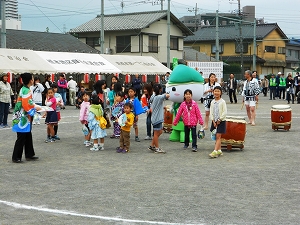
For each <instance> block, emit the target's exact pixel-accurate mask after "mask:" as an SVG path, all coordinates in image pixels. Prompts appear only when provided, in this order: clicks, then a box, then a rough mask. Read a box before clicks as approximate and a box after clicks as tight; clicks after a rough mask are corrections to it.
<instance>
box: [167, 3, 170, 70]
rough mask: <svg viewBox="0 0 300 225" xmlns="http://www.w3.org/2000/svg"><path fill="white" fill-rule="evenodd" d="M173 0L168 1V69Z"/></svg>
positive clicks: (168, 63) (168, 65)
mask: <svg viewBox="0 0 300 225" xmlns="http://www.w3.org/2000/svg"><path fill="white" fill-rule="evenodd" d="M170 2H171V0H168V11H167V27H168V28H167V67H168V68H170V57H171V56H170V55H171V54H170V42H171V40H170V35H171V32H170V25H171V12H170V8H171V3H170Z"/></svg>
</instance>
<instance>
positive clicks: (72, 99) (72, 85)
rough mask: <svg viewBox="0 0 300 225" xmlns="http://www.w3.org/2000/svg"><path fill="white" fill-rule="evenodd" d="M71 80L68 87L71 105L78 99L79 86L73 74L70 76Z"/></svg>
mask: <svg viewBox="0 0 300 225" xmlns="http://www.w3.org/2000/svg"><path fill="white" fill-rule="evenodd" d="M69 79H70V80H69V82H68V85H67V86H68V89H69V103H70V105H72V106H74V105H75V100H76V88H77V82H76V81H75V80H73V77H72V76H69Z"/></svg>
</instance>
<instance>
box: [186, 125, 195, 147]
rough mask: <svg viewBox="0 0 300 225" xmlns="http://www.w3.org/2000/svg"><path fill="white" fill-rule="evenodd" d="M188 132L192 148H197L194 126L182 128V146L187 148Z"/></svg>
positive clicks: (188, 141)
mask: <svg viewBox="0 0 300 225" xmlns="http://www.w3.org/2000/svg"><path fill="white" fill-rule="evenodd" d="M190 130H191V131H192V147H195V148H197V134H196V126H194V127H188V126H184V145H185V146H189V143H190Z"/></svg>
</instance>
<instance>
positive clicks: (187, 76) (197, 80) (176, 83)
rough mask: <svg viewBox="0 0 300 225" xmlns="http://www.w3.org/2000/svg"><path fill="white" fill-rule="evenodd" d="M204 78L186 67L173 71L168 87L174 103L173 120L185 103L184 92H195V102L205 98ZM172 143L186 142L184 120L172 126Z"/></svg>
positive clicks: (179, 67)
mask: <svg viewBox="0 0 300 225" xmlns="http://www.w3.org/2000/svg"><path fill="white" fill-rule="evenodd" d="M203 86H204V78H203V77H202V76H201V74H200V73H199V72H198V71H196V70H195V69H193V68H190V67H188V66H185V65H178V66H176V67H175V69H174V70H173V72H172V74H171V76H170V79H169V82H168V83H167V86H166V92H167V93H169V94H170V98H169V99H170V100H171V101H173V118H175V116H176V114H177V110H178V108H179V106H180V104H181V102H183V98H184V91H185V90H186V89H190V90H192V92H193V100H195V101H199V100H200V98H202V96H203ZM172 129H173V130H172V133H171V135H170V141H180V142H184V124H183V122H182V119H180V121H179V123H178V124H177V125H176V126H172Z"/></svg>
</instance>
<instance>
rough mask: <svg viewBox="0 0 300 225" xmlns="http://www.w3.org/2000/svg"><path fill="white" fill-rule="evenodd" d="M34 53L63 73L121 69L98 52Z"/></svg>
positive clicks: (114, 71) (105, 71)
mask: <svg viewBox="0 0 300 225" xmlns="http://www.w3.org/2000/svg"><path fill="white" fill-rule="evenodd" d="M36 53H37V54H38V55H39V56H40V57H41V58H42V59H44V60H45V61H46V62H47V63H49V64H50V65H51V66H52V67H54V68H55V70H56V72H65V73H120V72H121V70H120V69H118V68H117V67H115V66H114V65H113V64H111V63H110V62H108V61H107V60H106V59H104V58H102V57H101V56H100V55H99V54H90V53H74V52H46V51H36Z"/></svg>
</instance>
